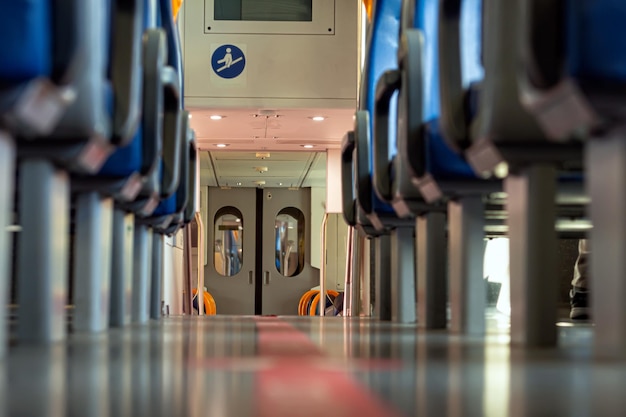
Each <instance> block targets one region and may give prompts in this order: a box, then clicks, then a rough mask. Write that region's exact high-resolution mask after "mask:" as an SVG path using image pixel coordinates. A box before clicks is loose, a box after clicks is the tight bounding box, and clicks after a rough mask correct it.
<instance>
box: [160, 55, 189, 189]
mask: <svg viewBox="0 0 626 417" xmlns="http://www.w3.org/2000/svg"><path fill="white" fill-rule="evenodd" d="M161 80H162V83H163V173H162V176H161V198H162V199H163V198H167V197H169V196H171V195H172V194H173V193H174V192H175V191H176V187H178V183H179V180H180V158H181V156H182V155H181V154H180V152H181V148H182V145H181V142H182V141H183V140H185V139H186V138H184V137H182V136H181V129H180V124H181V123H182V122H183V119H184V118H185V116H184V115H183V113H182V112H181V110H180V88H179V85H178V74H176V71H174V69H173V68H171V67H165V68H163V72H162V73H161Z"/></svg>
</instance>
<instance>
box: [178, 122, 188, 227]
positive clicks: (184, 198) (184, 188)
mask: <svg viewBox="0 0 626 417" xmlns="http://www.w3.org/2000/svg"><path fill="white" fill-rule="evenodd" d="M181 115H182V117H181V123H180V136H181V137H182V140H181V144H180V145H181V147H180V166H179V169H180V178H179V181H178V187H177V189H176V213H180V214H181V215H183V214H184V211H185V208H186V207H187V203H188V201H189V185H190V184H189V182H190V181H191V178H190V175H189V174H190V172H189V166H190V163H189V159H190V158H189V157H190V154H191V153H190V148H191V129H190V128H189V112H188V111H184V110H183V111H182V112H181Z"/></svg>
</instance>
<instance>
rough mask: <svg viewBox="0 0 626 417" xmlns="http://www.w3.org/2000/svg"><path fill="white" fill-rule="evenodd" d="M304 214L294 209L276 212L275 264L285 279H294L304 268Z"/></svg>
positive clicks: (289, 208)
mask: <svg viewBox="0 0 626 417" xmlns="http://www.w3.org/2000/svg"><path fill="white" fill-rule="evenodd" d="M304 226H305V224H304V214H302V212H301V211H300V210H298V209H297V208H295V207H287V208H284V209H282V210H281V211H280V212H278V215H277V216H276V221H275V225H274V229H275V231H276V233H275V240H274V242H275V264H276V269H277V270H278V272H279V273H280V274H281V275H283V276H285V277H294V276H296V275H298V274H299V273H300V272H302V269H303V268H304V230H305V229H304Z"/></svg>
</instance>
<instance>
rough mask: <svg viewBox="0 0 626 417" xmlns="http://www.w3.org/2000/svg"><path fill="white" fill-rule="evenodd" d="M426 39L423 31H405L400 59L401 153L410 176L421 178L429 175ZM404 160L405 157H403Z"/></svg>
mask: <svg viewBox="0 0 626 417" xmlns="http://www.w3.org/2000/svg"><path fill="white" fill-rule="evenodd" d="M424 53H425V51H424V35H423V33H422V31H421V30H418V29H407V30H405V31H404V33H403V35H402V37H401V40H400V47H399V49H398V59H399V63H398V64H399V65H398V67H399V68H400V71H401V72H402V92H401V93H400V96H399V101H398V117H399V118H400V119H401V121H402V122H401V123H400V125H399V126H398V152H399V153H405V155H404V158H405V160H406V161H407V166H408V169H409V170H410V172H409V174H410V175H411V176H412V177H413V178H421V177H422V176H423V175H424V174H425V172H426V164H425V158H426V157H425V149H424V137H423V128H424V122H427V120H424V68H423V59H422V56H423V54H424ZM401 157H402V156H401Z"/></svg>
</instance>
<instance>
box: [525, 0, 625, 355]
mask: <svg viewBox="0 0 626 417" xmlns="http://www.w3.org/2000/svg"><path fill="white" fill-rule="evenodd" d="M539 5H540V6H541V8H538V6H539ZM522 6H523V7H524V8H525V10H537V12H535V13H534V14H528V13H527V12H526V13H525V14H524V16H525V17H526V20H525V21H524V22H523V24H524V27H526V28H528V31H527V32H525V33H523V34H522V36H523V38H522V41H523V45H524V46H525V47H526V50H527V53H526V54H525V55H524V56H523V58H524V61H523V63H524V69H525V71H524V72H523V73H522V74H523V77H520V86H521V90H522V91H521V92H522V94H521V98H522V101H523V103H524V104H525V106H526V108H527V109H528V110H529V111H530V112H531V113H532V114H533V116H534V117H535V119H536V120H537V123H539V125H540V126H541V128H542V132H543V133H544V134H545V135H546V136H547V137H548V138H549V139H550V140H552V141H553V143H555V144H558V145H560V146H561V147H563V146H564V145H565V144H571V143H574V144H580V143H582V142H583V141H586V145H585V171H586V183H587V189H588V192H589V197H590V201H591V203H590V210H589V213H590V217H591V223H592V225H593V228H592V229H591V232H590V236H589V237H590V239H591V242H590V245H591V247H592V248H593V249H592V252H591V255H590V258H591V260H590V262H591V265H592V266H591V271H590V275H591V276H593V277H594V280H593V282H592V283H591V288H590V290H591V308H592V311H591V315H592V318H593V319H594V320H595V322H596V328H595V330H594V333H595V334H594V349H595V351H596V354H598V355H599V356H603V357H623V356H624V352H626V330H625V326H624V324H625V323H626V308H625V307H624V305H623V303H622V302H621V300H622V299H623V297H624V295H625V294H626V287H625V286H624V279H623V277H624V274H625V273H626V267H625V266H624V264H623V256H622V253H623V251H624V250H626V232H624V230H626V229H625V226H624V221H625V220H624V216H623V213H624V210H626V200H625V198H626V179H625V178H624V176H623V175H622V174H621V173H622V172H623V170H624V167H625V166H626V99H624V97H625V96H624V92H625V91H626V49H625V48H624V47H623V41H622V40H623V39H624V36H625V35H626V27H625V26H624V20H625V19H626V4H625V3H624V2H622V1H619V0H596V1H581V0H565V1H558V2H557V1H547V2H542V3H541V4H539V3H538V2H537V1H533V0H527V1H523V2H522ZM547 19H553V22H554V24H553V25H551V26H550V27H542V25H541V22H542V21H547ZM538 36H542V37H543V39H545V40H546V42H545V43H540V42H538V41H537V39H538V38H537V37H538Z"/></svg>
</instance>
